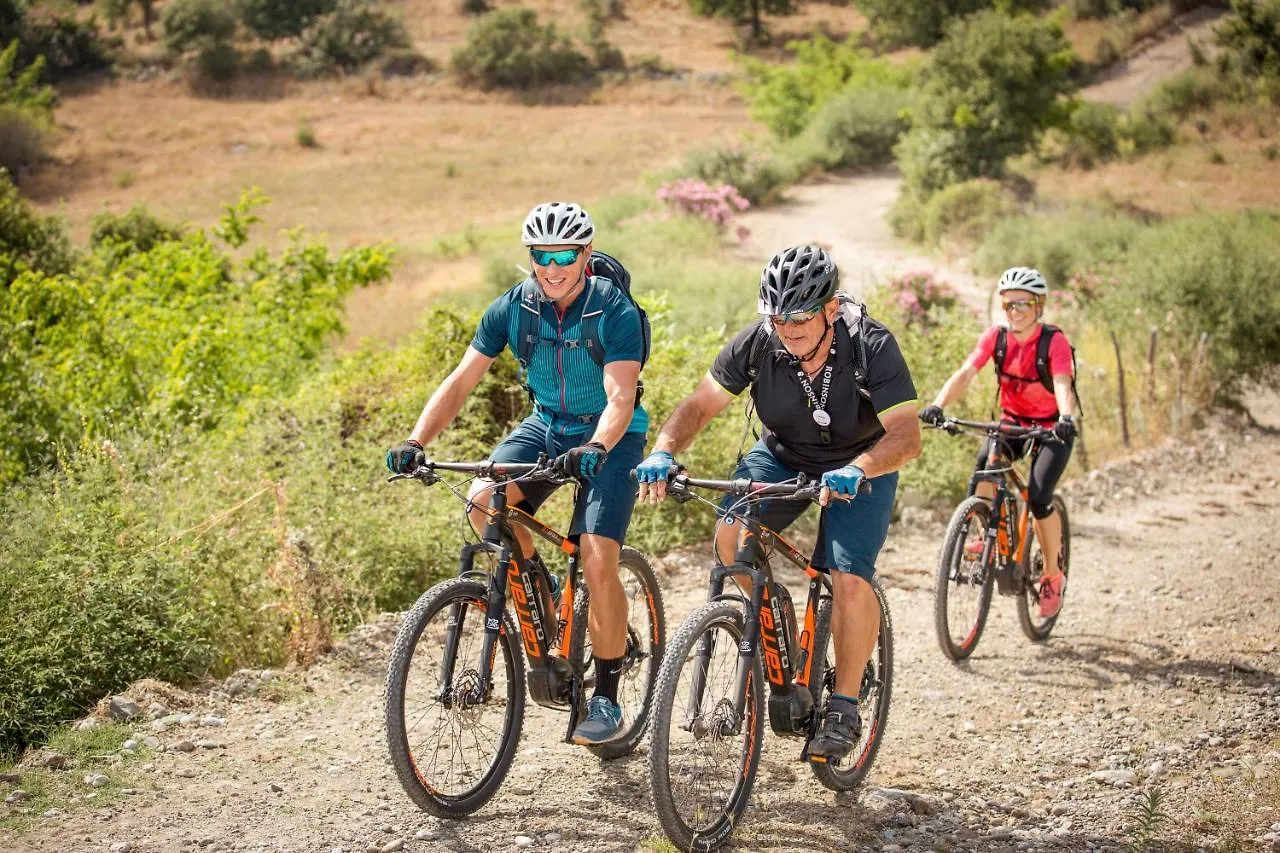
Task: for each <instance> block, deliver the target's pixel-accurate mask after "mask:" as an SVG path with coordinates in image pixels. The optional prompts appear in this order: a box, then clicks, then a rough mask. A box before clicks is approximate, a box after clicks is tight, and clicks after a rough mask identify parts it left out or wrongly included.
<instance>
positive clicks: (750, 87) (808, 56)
mask: <svg viewBox="0 0 1280 853" xmlns="http://www.w3.org/2000/svg"><path fill="white" fill-rule="evenodd" d="M787 48H788V49H789V50H790V51H792V52H793V53H794V54H795V61H794V62H791V63H788V64H785V65H781V64H776V63H770V62H762V61H760V60H758V59H752V58H750V57H746V58H743V59H741V60H740V62H741V63H742V66H743V70H744V72H745V78H744V80H743V83H742V90H743V93H744V94H745V95H746V97H747V100H748V102H749V103H750V105H751V117H752V118H754V119H756V120H758V121H760V122H763V123H764V124H765V125H767V126H768V128H769V129H770V130H772V131H773V133H774V135H775V136H777V137H779V138H781V139H788V138H790V137H793V136H796V135H798V134H799V133H800V132H801V131H802V130H804V129H805V127H807V126H808V124H809V122H810V120H811V119H812V118H813V116H814V115H815V114H816V113H817V112H818V110H819V109H821V108H822V106H823V105H824V104H826V103H827V102H828V101H830V100H832V99H833V98H835V97H837V96H840V95H842V94H844V93H846V92H848V91H851V90H858V89H862V88H867V87H874V88H876V89H884V88H893V89H902V90H905V89H906V88H907V87H908V86H910V84H911V79H912V71H911V69H910V67H905V66H902V65H895V64H893V63H890V62H889V61H888V60H885V59H877V58H874V57H872V56H871V54H870V53H869V52H867V51H866V50H862V49H860V48H858V47H856V46H855V45H854V43H853V41H852V39H851V40H850V41H848V42H845V43H843V44H842V43H840V42H835V41H832V40H831V39H828V38H826V37H825V36H821V35H819V36H817V37H815V38H814V39H812V40H811V41H795V42H791V43H789V44H788V45H787Z"/></svg>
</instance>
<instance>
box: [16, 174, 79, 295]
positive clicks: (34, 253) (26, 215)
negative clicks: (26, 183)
mask: <svg viewBox="0 0 1280 853" xmlns="http://www.w3.org/2000/svg"><path fill="white" fill-rule="evenodd" d="M75 259H76V256H75V252H74V251H73V250H72V248H71V240H70V238H69V237H68V236H67V226H66V223H65V222H63V221H62V220H61V219H59V218H58V217H56V216H41V215H40V214H39V213H36V212H35V211H33V210H32V209H31V205H30V204H28V203H27V200H26V199H24V198H23V197H22V196H21V195H20V194H19V193H18V189H17V187H15V186H14V185H13V181H12V180H10V178H9V176H8V175H7V174H4V173H0V294H3V293H5V292H7V291H8V289H9V286H10V285H11V284H13V280H14V279H15V278H17V277H18V275H19V274H20V273H21V272H22V271H24V270H33V271H35V272H38V273H41V274H44V275H59V274H62V273H65V272H67V271H69V270H70V269H71V266H72V264H73V263H74V262H75Z"/></svg>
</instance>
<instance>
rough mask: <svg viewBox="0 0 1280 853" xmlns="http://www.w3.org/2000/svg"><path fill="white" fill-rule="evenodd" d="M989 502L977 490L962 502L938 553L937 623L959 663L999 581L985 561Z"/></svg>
mask: <svg viewBox="0 0 1280 853" xmlns="http://www.w3.org/2000/svg"><path fill="white" fill-rule="evenodd" d="M990 523H991V504H990V503H988V502H987V501H986V500H985V499H984V498H980V497H977V496H976V495H975V496H973V497H970V498H966V499H965V500H963V501H961V502H960V505H959V506H958V507H956V511H955V512H954V513H952V515H951V522H950V523H949V524H948V525H947V535H946V537H945V538H944V539H943V541H942V553H941V554H940V555H939V557H938V574H937V583H936V587H935V589H934V593H933V595H934V598H933V624H934V628H935V630H936V631H937V634H938V647H939V648H941V649H942V653H943V654H944V655H946V656H947V657H949V658H950V659H951V660H953V661H956V662H959V661H962V660H964V659H965V658H967V657H969V655H971V654H973V650H974V649H975V648H977V647H978V640H979V639H980V638H981V637H982V631H983V629H984V628H986V627H987V613H988V612H989V611H990V609H991V590H992V586H993V584H994V582H995V572H994V571H992V567H991V560H992V559H993V557H988V561H987V562H986V563H984V562H983V560H982V550H983V547H984V541H983V540H984V538H985V536H986V532H987V526H988V525H989V524H990Z"/></svg>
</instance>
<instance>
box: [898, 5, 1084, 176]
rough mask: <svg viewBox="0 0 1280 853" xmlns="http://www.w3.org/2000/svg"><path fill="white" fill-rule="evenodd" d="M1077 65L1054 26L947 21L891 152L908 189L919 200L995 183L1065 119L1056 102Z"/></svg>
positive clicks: (988, 17) (977, 18) (1023, 18)
mask: <svg viewBox="0 0 1280 853" xmlns="http://www.w3.org/2000/svg"><path fill="white" fill-rule="evenodd" d="M1076 62H1077V58H1076V55H1075V53H1074V52H1073V51H1072V50H1071V45H1070V44H1069V43H1068V42H1067V40H1066V38H1065V37H1064V36H1063V34H1062V28H1061V27H1059V26H1058V25H1057V24H1056V23H1050V22H1046V21H1042V20H1039V19H1037V18H1035V17H1032V16H1031V15H1018V16H1016V17H1012V18H1011V17H1009V16H1007V15H1004V14H1002V13H1000V12H995V11H987V12H980V13H978V14H976V15H973V16H971V17H968V18H964V19H962V20H960V21H956V22H953V23H952V24H951V26H950V27H949V28H948V30H947V36H946V38H944V39H943V40H942V41H941V42H940V43H939V44H938V47H937V48H936V49H935V50H934V53H933V56H932V57H931V58H930V60H929V62H928V64H926V65H925V67H924V68H923V69H922V71H921V77H920V86H919V89H918V93H917V97H916V101H915V103H914V105H913V107H912V128H911V132H910V133H908V134H907V136H906V137H904V138H903V140H902V142H901V143H900V144H899V146H898V149H897V151H896V154H897V157H898V162H899V165H900V166H901V168H902V172H903V176H904V178H905V179H906V182H907V189H908V191H909V192H911V193H912V194H913V195H915V196H916V197H917V198H925V197H927V196H929V195H931V194H932V193H934V192H936V191H938V190H939V189H941V188H942V187H944V186H947V185H948V184H951V183H956V182H958V181H964V180H969V179H970V178H980V177H999V176H1000V175H1001V173H1002V171H1003V168H1004V161H1005V158H1006V157H1009V156H1011V155H1013V154H1018V153H1021V152H1022V151H1025V150H1026V149H1027V148H1028V147H1029V146H1030V145H1031V143H1032V142H1033V141H1034V140H1035V138H1036V137H1037V136H1038V135H1039V134H1040V132H1041V131H1042V130H1044V129H1045V128H1046V127H1048V126H1050V125H1051V124H1053V123H1054V122H1056V121H1058V120H1060V119H1065V109H1064V105H1063V104H1062V103H1061V102H1060V101H1059V96H1060V95H1063V94H1065V93H1067V92H1070V91H1071V90H1072V88H1073V86H1074V84H1073V83H1072V82H1071V79H1070V73H1071V70H1072V69H1073V67H1074V66H1075V64H1076Z"/></svg>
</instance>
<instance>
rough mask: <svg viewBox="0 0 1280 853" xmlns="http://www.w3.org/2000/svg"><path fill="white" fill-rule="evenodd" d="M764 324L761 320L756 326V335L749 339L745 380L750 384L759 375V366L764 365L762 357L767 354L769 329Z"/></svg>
mask: <svg viewBox="0 0 1280 853" xmlns="http://www.w3.org/2000/svg"><path fill="white" fill-rule="evenodd" d="M765 322H766V321H764V320H761V321H760V322H759V323H758V324H757V325H756V333H755V335H754V336H753V337H752V338H751V350H750V352H748V354H747V378H748V379H750V380H751V381H752V382H755V381H756V377H757V376H759V375H760V365H762V364H764V357H765V355H767V354H768V352H769V328H768V326H766V325H765Z"/></svg>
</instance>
